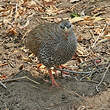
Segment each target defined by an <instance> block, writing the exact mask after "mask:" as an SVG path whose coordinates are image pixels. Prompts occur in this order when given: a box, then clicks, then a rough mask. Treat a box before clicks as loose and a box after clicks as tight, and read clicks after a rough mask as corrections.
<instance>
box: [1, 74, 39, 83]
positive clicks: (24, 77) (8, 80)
mask: <svg viewBox="0 0 110 110" xmlns="http://www.w3.org/2000/svg"><path fill="white" fill-rule="evenodd" d="M20 79H28V80H30V81H32V82H33V83H35V84H40V83H39V82H36V81H34V80H32V79H30V78H29V77H27V76H23V77H19V78H13V79H6V80H3V81H2V83H3V82H11V81H17V80H20Z"/></svg>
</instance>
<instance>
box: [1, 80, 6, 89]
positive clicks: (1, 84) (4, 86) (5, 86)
mask: <svg viewBox="0 0 110 110" xmlns="http://www.w3.org/2000/svg"><path fill="white" fill-rule="evenodd" d="M0 85H2V86H3V87H4V88H5V89H7V87H6V85H5V84H3V83H2V82H1V81H0Z"/></svg>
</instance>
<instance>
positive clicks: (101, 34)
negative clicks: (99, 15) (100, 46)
mask: <svg viewBox="0 0 110 110" xmlns="http://www.w3.org/2000/svg"><path fill="white" fill-rule="evenodd" d="M106 27H107V24H105V26H104V28H103V29H102V32H101V33H100V34H99V36H98V37H97V39H96V40H95V42H94V43H93V45H92V46H91V47H92V48H94V47H95V45H96V43H97V41H98V40H99V38H100V37H101V36H103V34H104V30H105V28H106Z"/></svg>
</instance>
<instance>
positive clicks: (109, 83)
mask: <svg viewBox="0 0 110 110" xmlns="http://www.w3.org/2000/svg"><path fill="white" fill-rule="evenodd" d="M70 6H74V12H75V13H78V14H81V13H82V11H83V10H84V13H85V14H86V15H88V16H94V15H95V16H98V17H104V18H109V17H110V1H109V0H104V1H103V0H96V1H95V0H90V1H89V0H79V1H78V2H74V3H73V4H72V3H68V4H66V5H65V2H64V1H62V4H61V5H58V6H57V7H70ZM70 14H71V12H65V13H63V14H59V15H58V16H57V17H59V16H62V15H63V16H65V17H69V16H70ZM36 17H37V15H36V16H34V17H33V18H32V20H31V23H30V25H29V26H28V28H32V27H34V26H35V25H36V23H37V19H36ZM42 21H43V20H42ZM104 23H105V21H103V20H102V21H99V22H98V23H97V22H96V25H95V26H99V25H100V27H103V26H104ZM74 25H75V28H74V31H75V34H76V35H77V36H80V35H82V36H83V37H85V36H86V37H88V38H86V39H83V40H82V41H80V40H79V43H80V45H81V44H83V46H85V47H86V48H87V47H88V46H90V43H91V41H90V40H91V38H90V39H89V36H90V34H88V31H87V30H86V29H85V30H84V29H83V30H81V31H79V29H81V28H82V25H84V24H83V23H82V24H80V23H74ZM109 25H110V24H109ZM107 29H108V30H109V29H110V27H108V28H107ZM3 31H4V30H2V29H1V33H0V64H1V66H0V74H1V76H2V75H6V76H7V77H8V78H7V79H6V80H2V82H4V84H5V85H6V86H7V88H4V87H3V86H0V110H110V68H108V70H107V68H106V67H108V66H109V63H110V62H109V60H108V59H110V42H109V41H110V40H108V41H106V42H104V43H103V42H102V43H101V44H100V45H99V46H96V47H95V48H94V51H95V52H96V53H97V55H98V56H94V57H93V58H91V59H88V58H87V60H85V62H83V63H81V64H79V62H78V61H77V60H76V59H75V60H71V61H70V62H68V63H67V65H68V67H69V68H71V69H72V70H74V69H76V70H78V71H94V72H93V73H91V74H89V75H88V76H85V74H78V75H70V76H69V77H67V76H65V77H61V76H60V75H59V77H58V78H56V81H57V82H58V83H59V84H60V88H56V87H51V82H50V79H49V78H48V75H47V74H46V75H44V74H43V73H42V72H38V71H37V69H36V67H35V65H36V63H37V62H38V61H37V59H36V58H35V57H34V56H31V53H30V52H28V51H27V50H25V49H24V45H23V42H22V38H23V33H24V32H22V30H20V31H19V34H18V35H17V36H14V35H12V34H9V33H8V34H7V33H4V32H3ZM23 31H24V30H23ZM87 49H88V48H87ZM29 55H30V57H31V58H28V56H29ZM81 59H82V60H84V59H86V57H84V58H83V57H81ZM100 60H101V63H100ZM98 61H99V62H98ZM97 62H98V63H97ZM2 64H3V65H2ZM39 73H40V74H39ZM104 73H105V77H104V80H103V82H102V83H101V84H100V86H99V87H98V89H99V91H97V89H96V86H97V85H98V84H99V82H100V81H101V78H102V77H103V74H104ZM23 76H28V77H29V78H30V79H32V80H34V81H36V82H39V83H40V84H35V83H34V82H32V81H29V80H28V79H19V80H15V81H11V79H13V78H19V77H23ZM81 78H83V79H82V80H81V81H80V79H81ZM1 79H2V77H1ZM8 79H10V80H9V81H8Z"/></svg>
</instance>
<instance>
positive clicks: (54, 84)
mask: <svg viewBox="0 0 110 110" xmlns="http://www.w3.org/2000/svg"><path fill="white" fill-rule="evenodd" d="M48 72H49V75H50V79H51V81H52V86H56V87H59V85H58V84H57V82H56V81H55V79H54V76H53V74H52V71H51V70H50V69H49V70H48Z"/></svg>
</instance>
